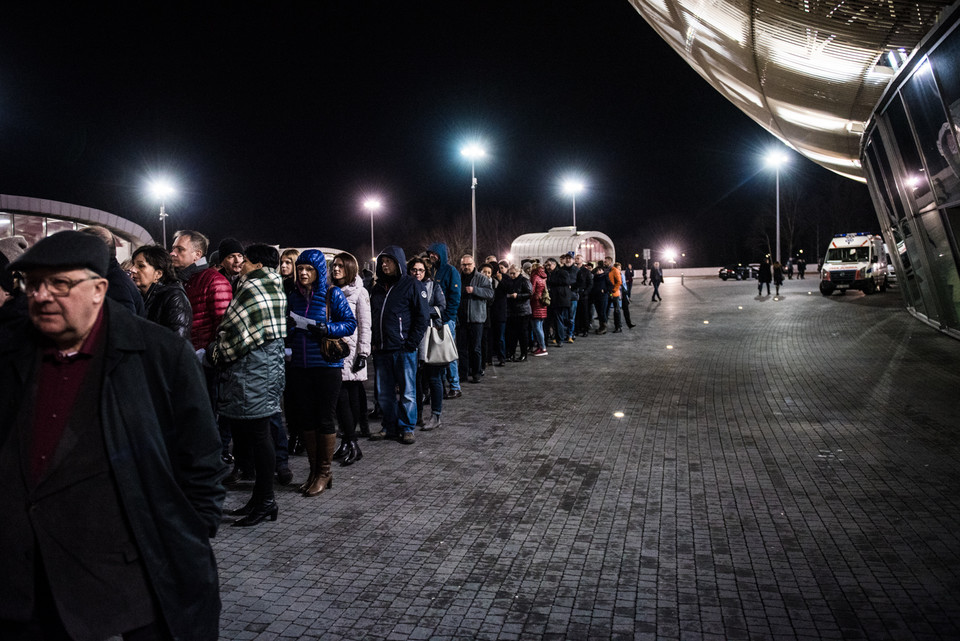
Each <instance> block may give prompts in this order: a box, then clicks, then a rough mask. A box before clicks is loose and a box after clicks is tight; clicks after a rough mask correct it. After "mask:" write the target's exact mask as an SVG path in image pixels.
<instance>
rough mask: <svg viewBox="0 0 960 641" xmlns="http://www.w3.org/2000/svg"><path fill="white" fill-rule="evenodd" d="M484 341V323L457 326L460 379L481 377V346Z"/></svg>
mask: <svg viewBox="0 0 960 641" xmlns="http://www.w3.org/2000/svg"><path fill="white" fill-rule="evenodd" d="M482 339H483V323H460V324H459V325H458V326H457V351H458V352H459V354H460V379H461V380H465V379H466V377H467V376H468V375H469V376H479V375H480V370H481V369H483V363H482V360H483V357H482V355H481V353H480V345H481V342H482Z"/></svg>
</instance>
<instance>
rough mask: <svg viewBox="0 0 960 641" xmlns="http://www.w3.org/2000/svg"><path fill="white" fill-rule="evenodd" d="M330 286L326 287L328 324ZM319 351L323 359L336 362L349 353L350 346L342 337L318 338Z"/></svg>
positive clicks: (328, 319) (328, 320)
mask: <svg viewBox="0 0 960 641" xmlns="http://www.w3.org/2000/svg"><path fill="white" fill-rule="evenodd" d="M331 289H333V288H332V287H329V288H327V297H326V299H327V323H328V324H329V323H330V321H331V320H332V319H331V318H330V290H331ZM320 353H321V354H323V360H325V361H327V362H328V363H336V362H337V361H342V360H343V359H345V358H346V357H347V355H348V354H350V346H349V345H347V341H345V340H343V338H326V337H324V338H321V339H320Z"/></svg>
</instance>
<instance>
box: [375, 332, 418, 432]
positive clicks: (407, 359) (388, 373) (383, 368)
mask: <svg viewBox="0 0 960 641" xmlns="http://www.w3.org/2000/svg"><path fill="white" fill-rule="evenodd" d="M373 364H374V366H375V367H376V369H377V396H378V398H379V399H380V409H381V410H382V411H383V430H384V431H385V432H386V433H387V434H388V435H393V434H396V433H397V430H398V429H399V430H402V431H404V432H412V431H413V428H414V426H416V424H417V352H416V351H412V352H404V351H396V352H378V353H376V354H374V355H373ZM398 385H399V387H400V399H399V401H398V400H397V393H396V389H397V386H398Z"/></svg>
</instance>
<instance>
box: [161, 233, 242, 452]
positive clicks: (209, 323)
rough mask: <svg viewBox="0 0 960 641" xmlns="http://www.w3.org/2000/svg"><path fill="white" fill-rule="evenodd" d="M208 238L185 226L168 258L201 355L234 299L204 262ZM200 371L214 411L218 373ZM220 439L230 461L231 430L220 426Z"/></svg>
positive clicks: (224, 282) (227, 284)
mask: <svg viewBox="0 0 960 641" xmlns="http://www.w3.org/2000/svg"><path fill="white" fill-rule="evenodd" d="M209 244H210V241H209V240H207V237H206V236H204V235H203V234H201V233H200V232H198V231H192V230H189V229H184V230H181V231H178V232H177V233H176V234H175V235H174V237H173V247H172V248H171V249H170V258H171V260H172V262H173V266H174V267H175V268H176V269H177V278H179V279H180V282H181V283H183V289H184V291H186V292H187V298H188V299H189V300H190V307H191V308H192V310H193V322H192V323H191V325H190V342H192V343H193V349H195V350H196V351H197V355H198V356H200V357H201V358H202V356H203V353H204V351H205V350H206V347H207V345H209V344H210V343H212V342H213V339H214V338H216V335H217V327H219V326H220V321H221V320H222V319H223V314H224V313H225V312H226V311H227V307H229V306H230V301H231V300H232V299H233V287H231V285H230V281H228V280H227V279H226V277H224V275H223V274H221V273H220V272H218V271H217V270H216V269H210V265H208V264H207V259H206V254H207V246H208V245H209ZM203 373H204V375H205V376H206V380H207V394H208V396H209V397H210V405H211V407H212V408H213V411H214V414H216V412H217V374H216V370H215V369H214V368H212V367H208V366H207V365H204V367H203ZM220 439H221V440H222V441H223V454H222V458H223V460H224V461H225V462H227V463H232V462H233V457H232V456H231V455H230V432H229V431H226V432H225V431H224V428H223V427H222V426H221V430H220Z"/></svg>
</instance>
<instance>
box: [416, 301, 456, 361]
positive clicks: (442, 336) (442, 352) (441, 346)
mask: <svg viewBox="0 0 960 641" xmlns="http://www.w3.org/2000/svg"><path fill="white" fill-rule="evenodd" d="M434 309H435V310H437V316H438V317H439V316H440V309H439V308H437V307H434ZM457 358H459V355H458V354H457V343H456V341H454V339H453V334H452V333H451V332H450V326H449V325H447V324H446V323H444V322H440V323H439V327H438V326H437V325H434V324H433V323H430V324H429V325H428V326H427V332H426V333H425V334H424V335H423V340H422V341H420V360H421V361H423V362H424V363H426V364H427V365H446V364H447V363H452V362H453V361H455V360H457Z"/></svg>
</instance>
